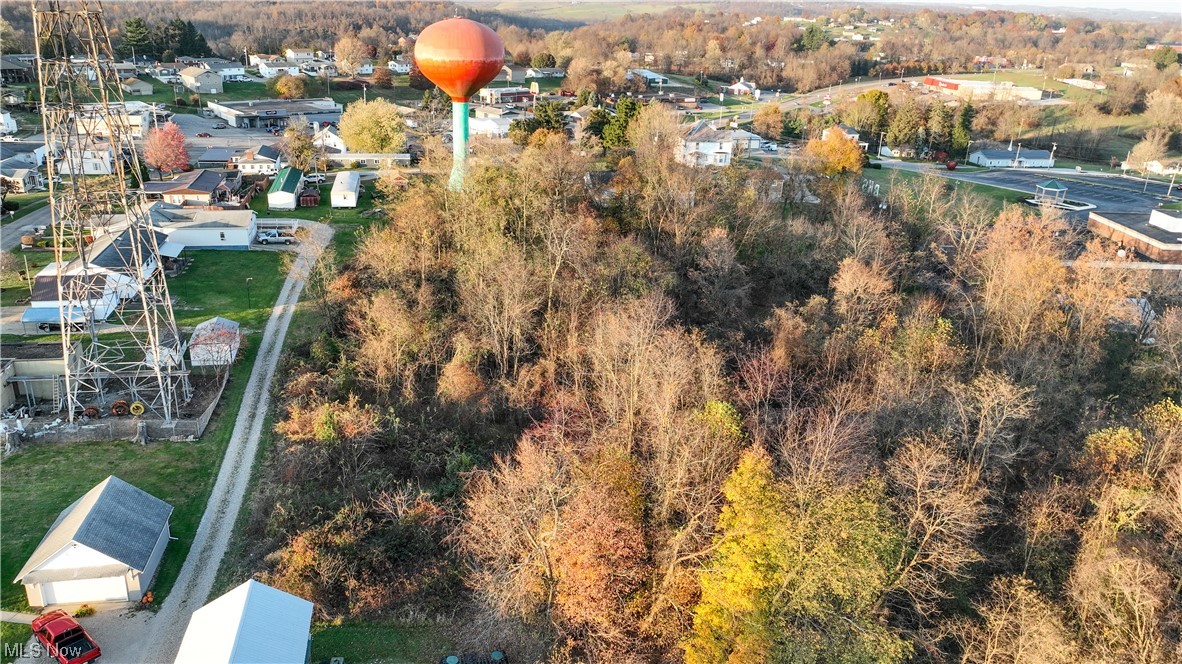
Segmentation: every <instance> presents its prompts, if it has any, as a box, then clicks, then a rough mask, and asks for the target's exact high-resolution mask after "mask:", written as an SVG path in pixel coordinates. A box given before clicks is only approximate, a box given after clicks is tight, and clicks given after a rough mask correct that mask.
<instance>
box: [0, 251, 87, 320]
mask: <svg viewBox="0 0 1182 664" xmlns="http://www.w3.org/2000/svg"><path fill="white" fill-rule="evenodd" d="M11 254H12V255H13V256H14V258H13V259H12V263H11V264H12V269H5V270H4V271H3V272H0V306H5V307H11V306H15V305H16V301H17V300H19V299H21V298H26V297H28V296H29V283H28V282H27V281H25V279H24V278H23V277H21V275H20V274H19V273H20V272H23V271H24V270H25V265H26V264H27V265H28V266H29V273H31V274H37V272H39V271H40V270H41V268H43V267H45V266H46V265H49V264H50V263H52V262H53V252H52V251H28V252H24V251H21V250H20V247H17V248H15V249H13V250H12V252H11ZM74 255H75V254H73V253H69V254H66V256H65V258H66V259H67V260H69V259H73V258H74Z"/></svg>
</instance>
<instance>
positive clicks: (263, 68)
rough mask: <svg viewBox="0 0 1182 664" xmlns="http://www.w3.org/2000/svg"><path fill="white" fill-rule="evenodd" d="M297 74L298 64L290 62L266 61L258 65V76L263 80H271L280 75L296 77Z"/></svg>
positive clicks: (298, 71) (298, 70)
mask: <svg viewBox="0 0 1182 664" xmlns="http://www.w3.org/2000/svg"><path fill="white" fill-rule="evenodd" d="M299 73H300V63H298V62H292V61H290V60H268V61H267V62H260V63H259V75H260V76H262V77H263V78H271V77H273V76H279V75H280V74H291V75H292V76H298V75H299Z"/></svg>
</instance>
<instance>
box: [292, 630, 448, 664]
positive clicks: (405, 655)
mask: <svg viewBox="0 0 1182 664" xmlns="http://www.w3.org/2000/svg"><path fill="white" fill-rule="evenodd" d="M450 648H451V642H450V641H448V640H447V639H446V637H444V636H442V635H441V634H440V633H439V632H438V631H437V630H436V629H434V628H432V627H430V626H404V625H398V624H382V623H345V624H341V625H332V624H324V623H317V624H316V625H314V626H313V628H312V661H325V660H328V659H330V658H332V657H344V658H345V661H346V662H348V663H349V664H378V663H381V664H403V663H405V664H422V662H437V661H439V659H440V658H441V657H443V656H445V655H447V654H449V649H450Z"/></svg>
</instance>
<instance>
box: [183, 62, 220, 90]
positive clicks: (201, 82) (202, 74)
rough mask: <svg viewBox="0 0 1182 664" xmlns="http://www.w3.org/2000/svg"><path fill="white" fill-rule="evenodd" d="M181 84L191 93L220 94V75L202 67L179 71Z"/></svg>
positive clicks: (186, 68)
mask: <svg viewBox="0 0 1182 664" xmlns="http://www.w3.org/2000/svg"><path fill="white" fill-rule="evenodd" d="M179 76H180V77H181V83H183V84H184V86H185V87H186V88H188V89H190V90H192V91H193V92H201V93H204V94H212V95H220V94H222V91H223V88H222V75H221V74H219V73H217V72H215V71H210V70H208V69H205V68H204V67H185V68H184V69H182V70H181V71H180V74H179Z"/></svg>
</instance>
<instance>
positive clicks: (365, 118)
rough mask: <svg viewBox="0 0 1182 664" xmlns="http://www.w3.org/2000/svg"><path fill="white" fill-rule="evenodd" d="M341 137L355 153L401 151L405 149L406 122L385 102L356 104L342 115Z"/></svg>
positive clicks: (391, 105)
mask: <svg viewBox="0 0 1182 664" xmlns="http://www.w3.org/2000/svg"><path fill="white" fill-rule="evenodd" d="M340 132H341V138H342V139H343V140H344V141H345V145H347V146H348V147H349V149H350V150H352V151H353V152H399V151H401V150H402V149H404V148H405V147H406V121H405V120H403V119H402V114H401V113H399V112H398V109H397V108H395V107H394V104H391V103H390V102H388V101H386V100H385V99H381V98H379V99H374V100H373V101H368V102H366V101H355V102H353V103H351V104H349V106H348V107H347V108H345V112H344V113H342V114H341V121H340Z"/></svg>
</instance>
